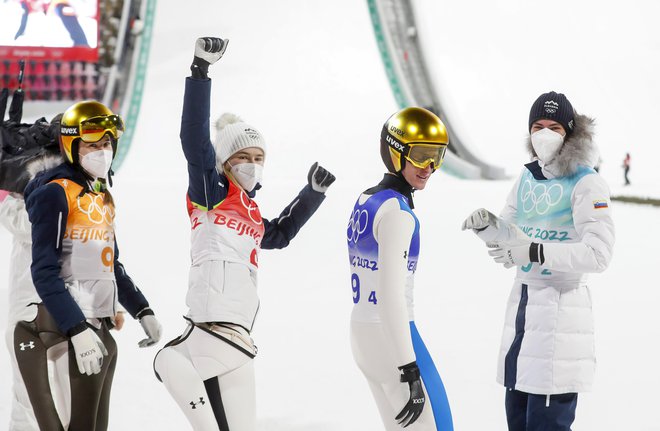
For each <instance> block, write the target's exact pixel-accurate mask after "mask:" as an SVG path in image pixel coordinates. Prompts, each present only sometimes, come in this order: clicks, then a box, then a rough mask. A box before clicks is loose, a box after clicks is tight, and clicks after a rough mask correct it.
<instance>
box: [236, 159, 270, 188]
mask: <svg viewBox="0 0 660 431" xmlns="http://www.w3.org/2000/svg"><path fill="white" fill-rule="evenodd" d="M263 171H264V167H263V166H262V165H259V164H257V163H239V164H237V165H234V166H232V167H231V174H232V175H233V176H234V178H236V181H238V184H240V185H241V187H243V190H245V191H246V192H251V191H252V190H254V188H255V187H256V186H257V184H261V180H262V175H263Z"/></svg>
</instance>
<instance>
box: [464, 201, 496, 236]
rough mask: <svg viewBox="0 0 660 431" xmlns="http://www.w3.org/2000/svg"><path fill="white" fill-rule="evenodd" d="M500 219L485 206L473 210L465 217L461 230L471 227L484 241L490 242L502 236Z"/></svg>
mask: <svg viewBox="0 0 660 431" xmlns="http://www.w3.org/2000/svg"><path fill="white" fill-rule="evenodd" d="M503 224H504V223H502V222H501V219H500V218H499V217H498V216H496V215H495V214H493V213H492V212H490V211H488V210H487V209H485V208H479V209H478V210H475V211H473V212H472V214H470V215H469V216H468V218H466V219H465V221H464V222H463V225H462V226H461V230H467V229H472V232H474V233H475V234H476V235H477V236H478V237H479V238H481V240H482V241H484V242H491V241H495V240H497V239H505V238H502V237H503V235H502V233H503V232H502V230H503V229H502V225H503Z"/></svg>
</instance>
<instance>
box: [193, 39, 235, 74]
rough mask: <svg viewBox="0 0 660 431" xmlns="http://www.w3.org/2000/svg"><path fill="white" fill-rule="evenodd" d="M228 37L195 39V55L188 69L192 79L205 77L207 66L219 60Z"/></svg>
mask: <svg viewBox="0 0 660 431" xmlns="http://www.w3.org/2000/svg"><path fill="white" fill-rule="evenodd" d="M228 44H229V39H220V38H219V37H200V38H198V39H197V40H196V41H195V57H194V58H193V62H192V65H190V70H191V71H192V77H193V78H194V79H207V78H208V73H209V66H210V65H211V64H213V63H215V62H216V61H218V60H220V57H222V54H224V53H225V50H226V49H227V45H228Z"/></svg>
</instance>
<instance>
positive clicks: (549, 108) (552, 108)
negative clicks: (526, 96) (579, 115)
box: [543, 100, 559, 114]
mask: <svg viewBox="0 0 660 431" xmlns="http://www.w3.org/2000/svg"><path fill="white" fill-rule="evenodd" d="M543 109H544V110H545V112H547V113H548V114H554V113H555V112H557V110H558V109H559V103H557V102H555V101H554V100H546V102H545V103H544V104H543Z"/></svg>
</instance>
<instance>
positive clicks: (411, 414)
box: [395, 362, 426, 428]
mask: <svg viewBox="0 0 660 431" xmlns="http://www.w3.org/2000/svg"><path fill="white" fill-rule="evenodd" d="M399 369H400V370H401V382H402V383H406V382H407V383H408V387H409V388H410V398H409V399H408V402H407V403H406V405H405V406H404V407H403V410H401V413H399V414H398V415H397V416H396V418H395V420H396V421H397V422H398V423H399V425H402V426H403V427H404V428H405V427H407V426H408V425H410V424H411V423H413V422H415V421H416V420H417V418H419V416H420V415H421V414H422V410H423V409H424V403H425V402H426V397H425V396H424V388H423V387H422V380H421V379H420V376H419V368H418V367H417V362H411V363H409V364H408V365H403V366H401V367H399Z"/></svg>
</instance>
